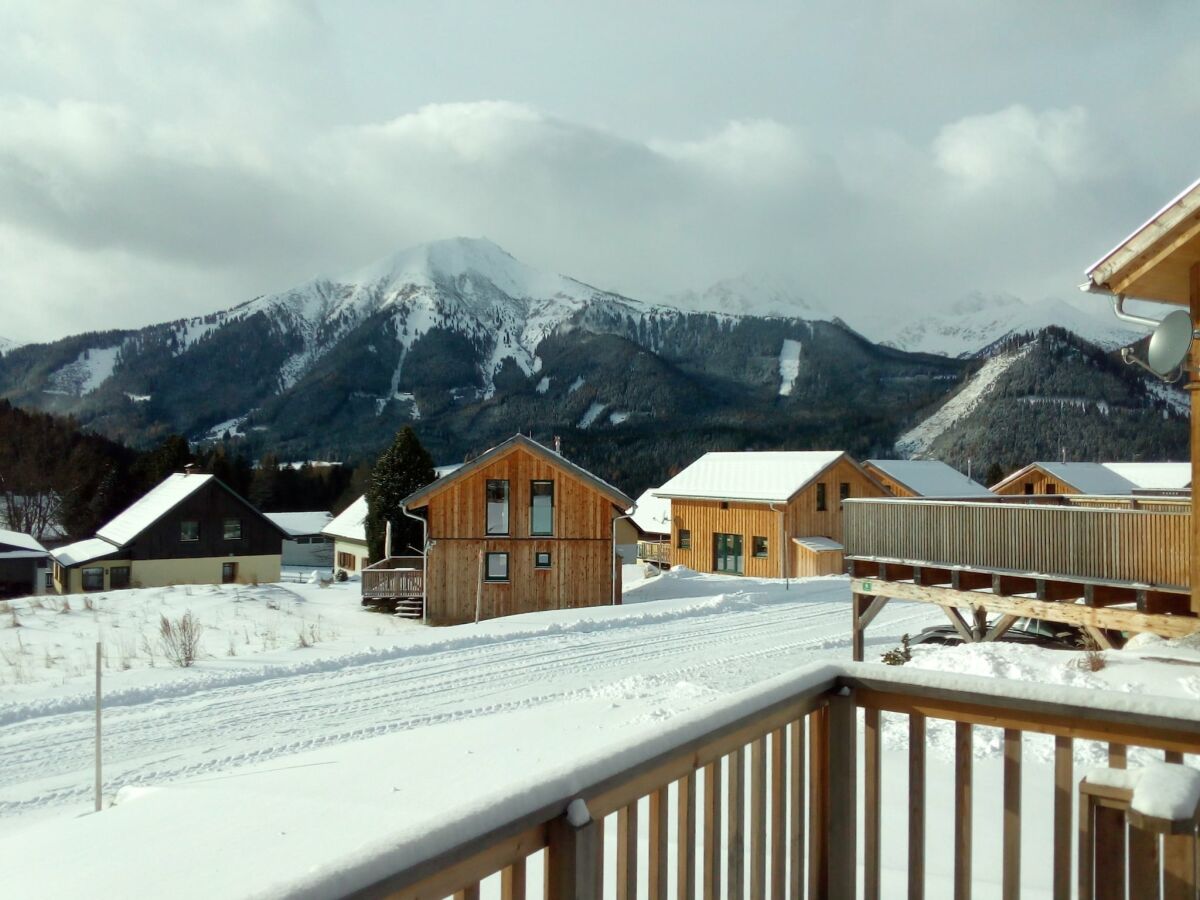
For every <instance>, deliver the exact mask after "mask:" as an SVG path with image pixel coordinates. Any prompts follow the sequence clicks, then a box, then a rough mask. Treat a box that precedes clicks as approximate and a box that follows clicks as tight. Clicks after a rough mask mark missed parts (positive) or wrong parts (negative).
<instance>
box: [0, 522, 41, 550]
mask: <svg viewBox="0 0 1200 900" xmlns="http://www.w3.org/2000/svg"><path fill="white" fill-rule="evenodd" d="M3 547H10V548H12V549H13V550H24V551H28V552H32V553H45V552H46V548H45V547H43V546H42V545H41V543H39V542H38V540H37V538H35V537H33V536H32V535H28V534H24V533H22V532H20V531H8V530H7V529H3V528H0V555H4V554H3V550H2V548H3Z"/></svg>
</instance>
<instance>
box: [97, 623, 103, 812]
mask: <svg viewBox="0 0 1200 900" xmlns="http://www.w3.org/2000/svg"><path fill="white" fill-rule="evenodd" d="M100 769H101V758H100V642H99V641H96V785H95V787H96V812H100V810H102V809H103V808H104V793H103V787H102V779H101V773H100Z"/></svg>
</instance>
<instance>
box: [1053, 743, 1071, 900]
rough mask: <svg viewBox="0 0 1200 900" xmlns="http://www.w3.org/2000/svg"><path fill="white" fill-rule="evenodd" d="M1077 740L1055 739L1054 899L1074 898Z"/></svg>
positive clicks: (1065, 899) (1068, 899) (1067, 899)
mask: <svg viewBox="0 0 1200 900" xmlns="http://www.w3.org/2000/svg"><path fill="white" fill-rule="evenodd" d="M1074 757H1075V742H1074V741H1073V740H1072V739H1071V738H1069V737H1056V738H1055V739H1054V900H1070V898H1071V824H1072V823H1071V817H1072V813H1073V811H1074V809H1075V805H1074V802H1073V801H1074V784H1073V782H1074V779H1075V774H1074V763H1075V758H1074Z"/></svg>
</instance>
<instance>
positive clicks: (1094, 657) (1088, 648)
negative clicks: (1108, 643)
mask: <svg viewBox="0 0 1200 900" xmlns="http://www.w3.org/2000/svg"><path fill="white" fill-rule="evenodd" d="M1079 643H1080V646H1081V647H1082V648H1083V656H1081V657H1079V659H1078V660H1076V665H1078V666H1079V668H1081V669H1083V670H1084V671H1086V672H1099V671H1100V670H1101V669H1103V668H1104V667H1105V666H1107V665H1108V659H1107V658H1105V656H1104V652H1103V651H1102V650H1101V649H1100V645H1099V644H1098V643H1097V642H1096V639H1095V638H1094V637H1092V636H1091V635H1090V634H1088V633H1086V632H1085V633H1084V635H1083V638H1082V639H1081V640H1080V642H1079Z"/></svg>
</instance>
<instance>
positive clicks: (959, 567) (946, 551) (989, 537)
mask: <svg viewBox="0 0 1200 900" xmlns="http://www.w3.org/2000/svg"><path fill="white" fill-rule="evenodd" d="M1084 288H1085V289H1086V290H1088V291H1090V292H1093V293H1099V294H1104V295H1110V296H1111V297H1112V299H1113V302H1114V305H1115V306H1117V307H1118V308H1119V306H1120V303H1121V302H1123V300H1124V298H1125V297H1126V296H1128V297H1130V298H1135V299H1140V300H1150V301H1156V302H1159V303H1165V304H1175V305H1180V306H1185V307H1188V308H1189V309H1190V311H1191V316H1192V319H1193V322H1195V323H1200V182H1197V183H1196V184H1195V185H1193V186H1192V187H1191V188H1189V189H1188V190H1187V191H1185V192H1184V193H1183V194H1182V195H1180V197H1178V198H1176V200H1174V201H1173V202H1172V203H1171V204H1169V205H1168V206H1167V207H1166V208H1164V209H1163V210H1162V211H1161V212H1159V213H1158V215H1156V216H1155V217H1154V218H1153V219H1151V220H1150V221H1149V222H1147V223H1146V224H1145V225H1143V226H1142V227H1141V228H1139V229H1138V230H1137V231H1136V232H1134V234H1133V235H1132V236H1131V237H1130V238H1128V239H1127V240H1126V241H1125V242H1124V243H1122V244H1121V245H1120V246H1119V247H1117V248H1116V249H1115V250H1113V251H1112V252H1111V253H1109V254H1108V255H1107V256H1105V257H1104V258H1103V259H1102V260H1101V261H1100V262H1098V263H1097V264H1096V265H1094V266H1093V267H1092V268H1091V269H1090V270H1089V271H1088V280H1087V283H1086V284H1085V285H1084ZM1198 363H1200V344H1196V343H1193V345H1192V349H1191V356H1190V360H1189V364H1188V365H1187V366H1186V368H1187V369H1188V377H1189V383H1188V385H1187V387H1188V391H1189V393H1190V395H1191V403H1192V415H1191V428H1192V437H1191V463H1190V466H1189V467H1188V469H1190V471H1188V470H1185V469H1184V467H1182V466H1179V465H1178V464H1172V463H1052V462H1037V463H1032V464H1030V465H1029V466H1026V467H1025V468H1023V469H1021V470H1020V471H1018V472H1016V473H1014V474H1013V475H1011V476H1009V477H1008V478H1006V479H1004V480H1003V481H1001V482H1000V483H998V484H997V485H995V486H994V487H993V490H994V491H995V493H996V494H997V495H998V496H997V497H996V499H995V500H993V501H989V500H986V499H981V500H979V501H971V502H967V501H959V500H952V501H951V500H929V499H915V498H909V499H893V500H858V499H854V500H850V501H849V502H848V503H847V504H846V543H847V557H848V559H849V563H850V572H851V576H852V580H851V589H852V592H853V606H854V611H853V620H852V621H853V633H854V655H855V659H862V657H863V649H864V646H863V645H864V635H863V632H864V629H865V628H866V627H867V625H868V624H869V623H870V621H871V619H872V618H873V617H874V616H875V614H876V613H877V612H878V611H879V609H880V608H881V607H882V606H883V604H884V603H886V602H887V600H888V599H889V598H893V597H895V598H903V599H908V600H921V601H925V602H929V603H934V604H937V605H938V606H940V607H941V608H942V609H943V610H944V611H945V612H946V615H947V616H948V617H949V619H950V621H951V623H952V624H953V626H954V628H955V629H956V630H957V631H958V632H959V634H960V635H961V636H962V637H963V639H964V640H968V641H981V640H992V639H995V638H997V637H999V636H1000V635H1002V634H1003V633H1004V631H1005V630H1007V629H1008V628H1010V627H1011V626H1012V625H1013V623H1014V622H1016V621H1017V619H1018V618H1021V617H1029V618H1035V619H1043V620H1048V621H1054V622H1062V623H1066V624H1070V625H1075V626H1078V627H1080V628H1082V629H1084V630H1085V631H1086V632H1087V633H1089V634H1090V635H1091V636H1092V637H1093V639H1094V640H1095V641H1096V642H1097V643H1099V644H1100V645H1101V646H1110V645H1112V644H1114V643H1119V642H1120V641H1122V640H1123V639H1124V638H1125V637H1126V636H1128V635H1130V634H1132V633H1137V632H1152V633H1155V634H1159V635H1162V636H1165V637H1181V636H1184V635H1188V634H1192V633H1194V632H1196V631H1198V630H1200V539H1198V537H1197V527H1200V511H1198V510H1197V509H1196V504H1197V502H1200V498H1197V496H1196V495H1195V494H1194V493H1191V495H1190V496H1185V497H1180V498H1176V499H1172V498H1170V497H1165V496H1155V497H1150V498H1144V497H1139V496H1137V494H1138V493H1139V491H1143V490H1146V488H1144V487H1143V486H1150V487H1149V490H1150V491H1151V492H1156V493H1159V494H1162V493H1170V489H1171V487H1172V486H1175V487H1179V486H1182V485H1185V484H1186V485H1187V486H1188V487H1189V488H1190V485H1191V483H1192V481H1193V480H1194V478H1195V475H1196V472H1197V471H1198V468H1200V377H1198V375H1197V364H1198ZM1151 485H1152V486H1151ZM1177 492H1178V493H1182V491H1177ZM1189 493H1190V491H1189ZM1048 495H1056V496H1053V497H1051V496H1048ZM1003 501H1008V502H1003ZM1012 501H1016V502H1012ZM1047 501H1053V502H1047Z"/></svg>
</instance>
